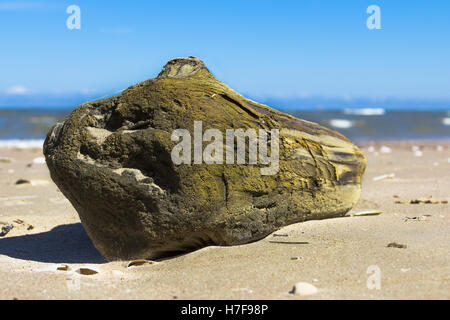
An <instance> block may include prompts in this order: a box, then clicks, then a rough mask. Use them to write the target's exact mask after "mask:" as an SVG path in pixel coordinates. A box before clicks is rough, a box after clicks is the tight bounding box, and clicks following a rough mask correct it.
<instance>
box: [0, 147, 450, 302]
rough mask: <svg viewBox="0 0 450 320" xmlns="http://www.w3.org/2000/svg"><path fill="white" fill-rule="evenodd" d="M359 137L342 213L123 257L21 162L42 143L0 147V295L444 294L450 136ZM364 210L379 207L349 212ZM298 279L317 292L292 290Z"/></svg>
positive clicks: (448, 272)
mask: <svg viewBox="0 0 450 320" xmlns="http://www.w3.org/2000/svg"><path fill="white" fill-rule="evenodd" d="M382 146H386V147H388V148H382ZM413 146H417V147H418V148H419V149H417V148H416V149H415V151H413V150H412V147H413ZM438 146H440V147H438ZM370 147H373V148H370ZM361 148H362V150H363V151H364V153H365V154H366V156H367V158H368V167H367V171H366V174H365V176H364V180H363V191H362V194H361V198H360V201H359V203H358V204H357V206H356V208H355V209H354V210H352V212H351V213H350V214H349V216H348V217H343V218H337V219H329V220H321V221H308V222H304V223H298V224H294V225H291V226H288V227H285V228H283V229H281V230H279V231H277V232H275V233H274V234H272V235H269V236H268V237H266V238H265V239H263V240H261V241H258V242H255V243H251V244H248V245H243V246H235V247H208V248H204V249H201V250H198V251H196V252H193V253H189V254H186V255H182V256H178V257H173V258H170V259H166V260H162V261H158V262H156V263H154V264H146V265H143V266H137V267H130V268H127V264H128V262H127V261H123V262H110V263H107V262H106V261H104V259H103V258H102V257H101V255H100V254H99V253H98V252H97V251H96V249H95V248H94V247H93V245H92V243H91V242H90V240H89V238H88V237H87V235H86V233H85V232H84V229H83V227H82V225H81V223H80V222H79V218H78V215H77V213H76V211H75V210H74V209H73V208H72V206H71V204H70V203H69V202H68V201H67V200H66V199H65V198H64V196H63V195H62V194H61V192H59V191H58V189H57V187H56V186H55V185H54V184H53V183H52V182H51V179H50V176H49V173H48V170H47V168H46V166H45V164H37V163H36V164H32V165H31V166H27V165H29V164H30V163H32V161H33V159H35V158H38V157H42V151H41V150H39V149H22V150H20V149H0V233H1V228H2V227H5V226H8V225H12V226H13V228H12V229H11V230H10V231H9V232H8V233H7V234H6V235H4V236H0V299H450V232H449V230H450V204H449V203H448V202H449V201H450V141H449V140H448V141H436V142H418V141H416V142H413V141H409V142H384V143H382V142H377V143H376V144H371V143H367V144H365V145H363V146H361ZM381 151H384V153H383V152H381ZM418 151H419V152H418ZM4 158H8V159H4ZM392 174H394V176H393V177H392ZM386 175H387V176H388V177H387V178H386V177H384V178H383V176H386ZM374 178H376V179H375V180H376V181H374ZM19 179H25V180H28V181H31V182H32V183H31V184H30V183H25V184H20V185H16V182H17V181H18V180H19ZM430 197H431V198H430ZM411 200H421V201H418V202H420V203H418V204H411V203H410V202H411ZM413 202H414V201H413ZM416 202H417V201H416ZM427 202H429V203H427ZM435 202H439V203H435ZM364 210H379V211H381V212H382V213H381V214H380V215H375V216H352V214H353V213H358V212H361V211H364ZM392 243H395V244H397V245H398V246H400V247H401V246H405V247H401V248H399V247H398V246H397V247H396V246H395V245H393V246H392V245H391V246H390V247H388V245H389V244H392ZM57 264H66V265H68V266H69V267H70V270H68V271H58V270H55V268H56V265H57ZM80 267H92V268H95V269H97V270H98V271H99V273H97V274H95V275H89V276H88V275H79V274H78V273H75V272H74V270H76V269H77V268H80ZM368 268H369V273H368ZM371 270H372V271H371ZM373 270H375V273H372V272H374V271H373ZM377 270H378V271H379V274H378V272H377ZM378 275H379V277H378V278H377V276H378ZM368 280H369V287H372V289H370V288H369V287H368V285H367V282H368ZM378 280H379V281H378ZM300 281H301V282H307V283H310V284H313V285H314V286H315V287H317V289H318V292H317V294H315V295H312V296H307V297H301V296H295V295H293V294H291V293H290V291H291V290H292V287H293V286H294V284H295V283H297V282H300ZM377 283H378V284H379V285H380V288H379V289H377V288H376V286H375V287H373V285H374V284H377ZM370 284H372V286H371V285H370Z"/></svg>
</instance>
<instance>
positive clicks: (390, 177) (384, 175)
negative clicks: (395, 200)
mask: <svg viewBox="0 0 450 320" xmlns="http://www.w3.org/2000/svg"><path fill="white" fill-rule="evenodd" d="M394 178H395V173H388V174H383V175H381V176H377V177H374V178H373V181H381V180H386V179H394Z"/></svg>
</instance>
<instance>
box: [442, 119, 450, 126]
mask: <svg viewBox="0 0 450 320" xmlns="http://www.w3.org/2000/svg"><path fill="white" fill-rule="evenodd" d="M442 123H443V124H444V126H450V118H442Z"/></svg>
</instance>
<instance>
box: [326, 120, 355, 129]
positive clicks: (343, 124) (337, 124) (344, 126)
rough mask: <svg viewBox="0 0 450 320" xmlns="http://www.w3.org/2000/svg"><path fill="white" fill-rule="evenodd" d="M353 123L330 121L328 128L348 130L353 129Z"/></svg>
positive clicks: (348, 121)
mask: <svg viewBox="0 0 450 320" xmlns="http://www.w3.org/2000/svg"><path fill="white" fill-rule="evenodd" d="M353 124H354V122H353V121H351V120H347V119H331V120H330V126H332V127H335V128H339V129H349V128H351V127H353Z"/></svg>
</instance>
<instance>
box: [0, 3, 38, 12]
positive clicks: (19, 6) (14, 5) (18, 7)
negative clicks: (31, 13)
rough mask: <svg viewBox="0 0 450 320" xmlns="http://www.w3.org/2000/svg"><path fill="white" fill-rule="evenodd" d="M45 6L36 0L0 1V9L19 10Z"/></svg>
mask: <svg viewBox="0 0 450 320" xmlns="http://www.w3.org/2000/svg"><path fill="white" fill-rule="evenodd" d="M43 7H46V4H45V3H43V2H37V1H5V2H0V11H21V10H29V9H39V8H43Z"/></svg>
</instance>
